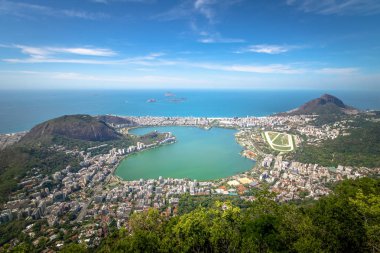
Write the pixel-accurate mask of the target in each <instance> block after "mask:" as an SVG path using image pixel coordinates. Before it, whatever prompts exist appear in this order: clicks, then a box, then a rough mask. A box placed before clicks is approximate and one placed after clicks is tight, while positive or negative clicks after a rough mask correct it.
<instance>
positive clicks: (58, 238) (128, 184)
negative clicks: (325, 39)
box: [0, 115, 380, 250]
mask: <svg viewBox="0 0 380 253" xmlns="http://www.w3.org/2000/svg"><path fill="white" fill-rule="evenodd" d="M110 117H111V116H110ZM120 118H122V119H124V120H125V122H127V123H125V122H122V123H119V124H116V123H109V124H110V125H111V126H112V127H114V128H115V129H117V131H118V132H120V133H123V134H128V130H129V129H131V128H136V127H144V126H196V127H200V128H204V129H205V130H204V131H207V130H209V129H210V128H213V127H223V128H234V129H237V130H238V131H237V133H236V135H235V137H236V141H237V142H238V143H239V144H240V145H241V146H242V153H241V155H242V156H245V157H247V158H248V159H252V160H254V161H255V162H256V163H255V165H254V166H253V168H252V169H250V170H248V171H246V172H244V173H240V174H237V175H233V176H231V177H227V178H221V179H216V180H209V181H197V180H193V179H188V178H162V177H159V178H151V179H140V180H135V181H126V180H122V179H121V178H119V177H117V176H116V175H114V171H115V169H116V168H117V166H118V164H119V163H120V161H121V160H122V159H128V156H129V155H131V154H133V153H136V152H145V150H147V149H150V148H159V146H160V145H175V142H176V137H175V136H173V135H172V134H171V133H164V138H163V139H161V140H160V141H157V142H154V143H151V144H147V143H143V142H137V143H136V145H130V146H125V147H124V148H118V149H116V148H111V149H109V150H108V151H107V152H105V153H100V154H96V152H94V151H96V150H97V149H99V148H102V149H104V148H105V150H107V144H100V145H97V146H92V147H87V148H86V149H84V150H83V149H82V150H81V149H80V148H75V149H69V148H67V147H65V146H63V145H56V144H54V145H51V146H50V147H49V149H51V150H52V151H56V152H64V153H65V154H66V155H68V156H71V157H73V158H75V159H77V160H78V161H80V162H79V168H73V167H71V166H70V165H67V166H66V168H65V169H63V170H60V171H56V172H54V173H53V174H51V175H46V174H43V173H41V170H40V168H38V167H36V168H33V169H32V170H30V171H29V172H28V174H27V175H26V176H25V177H24V178H22V179H21V180H20V182H19V183H18V190H17V191H15V192H13V193H12V194H11V195H10V196H9V200H8V201H7V202H5V203H4V204H3V205H2V207H1V214H0V223H1V224H6V223H9V222H12V221H20V220H25V221H26V223H24V224H27V226H26V227H25V228H24V229H23V230H22V233H23V234H25V236H26V237H28V238H30V240H31V241H32V243H33V245H34V246H36V247H38V245H41V243H44V244H48V245H50V246H49V248H50V249H52V250H58V249H60V248H62V247H63V246H64V245H65V241H67V240H69V241H76V242H79V243H84V244H85V245H87V246H88V247H94V246H96V245H99V244H100V242H101V239H102V238H103V237H104V236H106V235H107V234H109V232H110V231H109V230H110V228H111V227H114V228H122V227H125V226H127V224H128V219H129V217H130V215H131V214H132V213H138V212H143V211H146V210H148V209H150V208H154V209H157V210H158V211H159V212H160V213H161V214H162V215H164V216H167V217H171V216H176V215H177V213H178V205H179V203H180V201H181V197H182V196H187V195H191V196H218V195H226V196H234V197H236V198H240V199H242V200H247V201H255V194H254V192H255V190H257V189H260V188H262V187H268V189H269V190H270V191H271V192H272V193H275V199H276V201H278V202H289V201H299V200H303V199H311V200H313V199H318V198H320V197H321V196H325V195H328V194H329V193H330V192H331V189H330V188H329V186H331V185H333V184H334V183H336V182H338V181H341V180H343V179H356V178H361V177H365V176H370V175H378V174H380V168H366V167H355V166H343V165H339V166H337V167H333V166H330V167H329V166H322V165H318V164H310V163H302V162H299V161H297V160H294V158H293V157H292V155H291V153H292V152H291V151H294V150H297V148H299V147H300V146H302V145H304V144H305V143H307V144H312V145H316V144H317V143H320V142H321V141H323V140H328V139H335V138H337V137H338V136H340V135H347V133H348V130H349V125H348V122H347V121H340V122H336V123H334V124H324V125H321V126H316V125H313V121H314V120H315V118H316V116H313V115H309V116H307V115H296V116H270V117H244V118H237V117H236V118H195V117H120ZM268 131H271V132H269V134H271V136H272V137H273V139H272V141H273V143H277V144H274V145H277V147H278V148H281V145H284V146H289V145H291V146H292V147H294V148H293V149H294V150H293V149H291V150H289V151H279V150H277V148H275V149H274V148H273V145H272V146H271V145H270V143H269V141H268V139H267V138H266V137H265V136H266V135H267V136H269V135H268ZM11 137H14V138H15V139H16V140H15V141H17V140H18V139H19V138H20V135H19V134H14V135H7V136H6V137H4V136H3V137H2V138H1V139H0V140H4V141H2V143H1V145H3V146H4V145H7V144H8V143H12V141H10V138H11ZM280 138H281V140H280ZM276 139H277V141H276ZM279 140H280V141H279ZM280 150H281V149H280ZM41 221H44V222H46V224H47V225H46V226H41V225H40V222H41ZM37 224H39V225H38V227H40V229H38V230H36V229H34V227H35V226H37ZM110 224H113V225H110ZM10 243H11V245H17V240H11V241H10Z"/></svg>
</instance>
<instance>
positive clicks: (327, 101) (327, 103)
mask: <svg viewBox="0 0 380 253" xmlns="http://www.w3.org/2000/svg"><path fill="white" fill-rule="evenodd" d="M357 112H358V110H357V109H355V108H353V107H351V106H348V105H346V104H344V103H343V101H342V100H340V99H339V98H337V97H334V96H332V95H329V94H324V95H322V96H321V97H319V98H316V99H313V100H311V101H309V102H307V103H305V104H303V105H301V106H300V107H298V108H296V109H294V110H291V111H289V112H286V113H283V114H286V115H301V114H304V115H308V114H317V115H323V114H351V113H357ZM283 114H282V115H283Z"/></svg>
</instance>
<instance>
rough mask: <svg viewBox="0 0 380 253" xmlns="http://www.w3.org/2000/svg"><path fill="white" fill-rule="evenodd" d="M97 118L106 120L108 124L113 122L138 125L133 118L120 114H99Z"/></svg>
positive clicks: (113, 123)
mask: <svg viewBox="0 0 380 253" xmlns="http://www.w3.org/2000/svg"><path fill="white" fill-rule="evenodd" d="M96 118H97V119H98V120H100V121H103V122H106V123H107V124H111V125H130V126H134V125H136V123H135V122H133V121H132V120H129V119H127V118H123V117H119V116H113V115H99V116H96Z"/></svg>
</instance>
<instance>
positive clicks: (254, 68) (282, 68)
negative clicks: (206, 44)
mask: <svg viewBox="0 0 380 253" xmlns="http://www.w3.org/2000/svg"><path fill="white" fill-rule="evenodd" d="M193 66H195V67H200V68H205V69H212V70H222V71H232V72H247V73H258V74H300V73H303V72H305V70H303V69H300V68H293V67H292V66H290V65H284V64H270V65H220V64H207V63H204V64H202V63H199V64H193Z"/></svg>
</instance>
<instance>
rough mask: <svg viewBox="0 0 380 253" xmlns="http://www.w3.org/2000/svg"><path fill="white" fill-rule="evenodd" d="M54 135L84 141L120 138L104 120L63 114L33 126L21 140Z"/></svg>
mask: <svg viewBox="0 0 380 253" xmlns="http://www.w3.org/2000/svg"><path fill="white" fill-rule="evenodd" d="M55 136H60V137H66V138H70V139H77V140H84V141H110V140H116V139H120V138H122V136H121V135H120V134H119V133H118V132H116V130H115V129H114V128H112V127H110V126H109V125H107V124H106V123H105V122H104V121H102V120H99V119H97V118H95V117H92V116H90V115H83V114H78V115H65V116H62V117H59V118H55V119H51V120H48V121H45V122H43V123H41V124H38V125H36V126H35V127H33V128H32V129H31V130H30V131H29V132H28V133H27V134H26V135H25V136H24V137H23V138H22V139H21V141H33V140H42V139H47V138H51V137H55Z"/></svg>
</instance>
